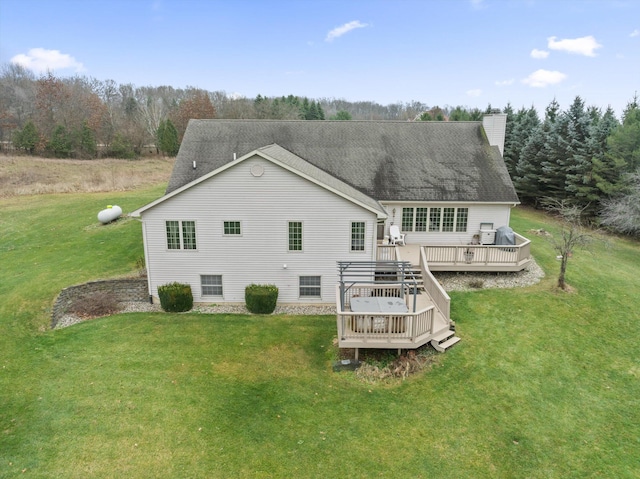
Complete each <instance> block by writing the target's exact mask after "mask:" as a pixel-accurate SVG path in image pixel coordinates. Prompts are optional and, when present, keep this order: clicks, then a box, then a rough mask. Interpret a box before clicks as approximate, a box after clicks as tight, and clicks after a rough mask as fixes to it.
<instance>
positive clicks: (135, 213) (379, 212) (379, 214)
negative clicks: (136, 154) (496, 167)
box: [128, 150, 388, 219]
mask: <svg viewBox="0 0 640 479" xmlns="http://www.w3.org/2000/svg"><path fill="white" fill-rule="evenodd" d="M256 155H258V156H260V157H261V158H264V159H265V160H267V161H270V162H271V163H273V164H275V165H278V166H280V167H281V168H284V169H286V170H287V171H290V172H292V173H294V174H296V175H298V176H300V177H301V178H305V179H307V180H308V181H311V182H312V183H314V184H316V185H318V186H320V187H322V188H325V189H326V190H328V191H331V192H332V193H334V194H336V195H338V196H341V197H343V198H345V199H347V200H349V201H351V202H352V203H355V204H357V205H358V206H361V207H362V208H364V209H366V210H369V211H371V212H373V213H375V214H376V216H377V218H378V219H386V218H387V217H388V215H386V213H384V211H382V207H381V208H380V210H376V209H374V208H371V207H370V206H369V205H366V204H364V203H362V202H360V201H358V200H356V199H355V198H353V197H351V196H348V195H346V194H344V193H342V192H340V191H337V190H335V189H334V188H331V187H330V186H328V185H326V184H324V183H322V182H320V181H318V180H316V179H315V178H312V177H310V176H308V175H306V174H304V173H302V172H300V171H297V170H295V169H293V168H291V167H290V166H288V165H286V164H284V163H281V162H280V161H278V160H276V159H275V158H273V157H271V156H269V155H266V154H264V153H263V152H261V151H258V150H253V151H251V152H249V153H247V154H246V155H244V156H241V157H240V158H238V159H236V160H234V161H230V162H229V163H227V164H225V165H223V166H221V167H220V168H218V169H216V170H213V171H211V172H209V173H207V174H206V175H203V176H201V177H200V178H197V179H195V180H193V181H192V182H191V183H187V184H186V185H184V186H181V187H180V188H178V189H176V190H173V191H172V192H171V193H169V194H168V195H164V196H161V197H160V198H158V199H157V200H155V201H152V202H151V203H149V204H147V205H145V206H143V207H141V208H138V209H137V210H135V211H132V212H131V213H129V215H128V216H133V217H134V218H137V217H140V216H141V214H142V213H144V212H145V211H147V210H149V209H151V208H153V207H155V206H157V205H159V204H160V203H163V202H165V201H167V200H169V199H171V198H173V197H174V196H177V195H179V194H180V193H182V192H183V191H185V190H188V189H189V188H191V187H192V186H195V185H197V184H199V183H202V182H203V181H206V180H208V179H209V178H211V177H213V176H215V175H217V174H219V173H221V172H223V171H225V170H227V169H229V168H232V167H234V166H236V165H237V164H239V163H242V162H243V161H245V160H246V159H248V158H252V157H254V156H256Z"/></svg>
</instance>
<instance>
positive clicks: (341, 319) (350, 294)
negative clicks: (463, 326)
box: [336, 284, 435, 347]
mask: <svg viewBox="0 0 640 479" xmlns="http://www.w3.org/2000/svg"><path fill="white" fill-rule="evenodd" d="M368 296H386V297H391V296H393V297H400V291H399V287H398V286H397V285H391V286H371V285H366V284H363V285H354V286H352V287H351V288H350V289H349V291H347V292H346V293H345V306H344V310H342V311H338V316H337V321H338V337H339V338H340V341H345V340H357V341H361V342H362V343H366V342H367V340H375V341H376V342H377V343H378V344H379V343H380V341H381V340H382V341H385V340H386V341H387V342H389V343H392V342H393V341H402V340H404V341H413V340H415V339H416V338H418V337H420V336H422V335H425V334H433V327H434V314H435V307H434V306H433V305H430V306H428V307H426V308H424V309H421V310H418V311H416V312H415V313H414V312H408V313H389V314H384V313H380V312H379V311H370V312H367V311H358V312H357V313H354V312H353V311H351V310H350V309H351V304H350V302H351V298H355V297H368ZM410 298H411V295H410V294H405V302H410V301H411V299H410ZM336 304H338V305H339V304H340V288H339V287H337V288H336ZM407 307H408V308H410V305H409V304H407ZM362 347H365V346H362ZM391 347H392V346H391Z"/></svg>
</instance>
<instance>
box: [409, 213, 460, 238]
mask: <svg viewBox="0 0 640 479" xmlns="http://www.w3.org/2000/svg"><path fill="white" fill-rule="evenodd" d="M468 220H469V208H451V207H447V208H442V207H434V208H426V207H419V208H418V207H416V208H402V231H417V232H426V231H429V232H432V233H433V232H440V231H443V232H454V231H455V232H456V233H465V232H466V231H467V223H468Z"/></svg>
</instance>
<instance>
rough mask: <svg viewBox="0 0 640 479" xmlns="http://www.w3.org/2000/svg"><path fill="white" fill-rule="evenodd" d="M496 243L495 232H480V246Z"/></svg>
mask: <svg viewBox="0 0 640 479" xmlns="http://www.w3.org/2000/svg"><path fill="white" fill-rule="evenodd" d="M495 242H496V230H480V244H494V243H495Z"/></svg>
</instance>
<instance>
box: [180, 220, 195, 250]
mask: <svg viewBox="0 0 640 479" xmlns="http://www.w3.org/2000/svg"><path fill="white" fill-rule="evenodd" d="M182 247H183V248H184V249H196V222H195V221H183V222H182Z"/></svg>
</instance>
